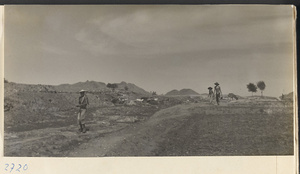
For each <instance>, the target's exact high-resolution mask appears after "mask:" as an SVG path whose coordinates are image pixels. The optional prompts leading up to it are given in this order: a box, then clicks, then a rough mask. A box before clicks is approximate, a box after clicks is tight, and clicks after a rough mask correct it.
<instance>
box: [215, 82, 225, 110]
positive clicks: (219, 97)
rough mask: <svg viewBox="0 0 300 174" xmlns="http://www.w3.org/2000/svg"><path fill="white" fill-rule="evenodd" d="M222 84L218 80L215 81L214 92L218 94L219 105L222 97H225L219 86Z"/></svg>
mask: <svg viewBox="0 0 300 174" xmlns="http://www.w3.org/2000/svg"><path fill="white" fill-rule="evenodd" d="M219 85H220V84H219V83H218V82H216V83H215V88H214V94H216V101H217V104H218V105H219V103H220V99H222V98H223V94H222V90H221V87H220V86H219Z"/></svg>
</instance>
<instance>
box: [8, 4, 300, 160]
mask: <svg viewBox="0 0 300 174" xmlns="http://www.w3.org/2000/svg"><path fill="white" fill-rule="evenodd" d="M294 20H295V18H294V11H293V8H292V6H290V5H77V6H76V5H8V6H5V15H4V145H3V146H4V147H3V148H4V156H5V157H183V156H190V157H191V156H192V157H202V156H203V157H207V156H293V155H295V129H296V128H295V125H296V121H295V119H296V117H297V116H296V109H297V107H296V106H297V105H296V100H295V98H296V92H297V88H296V73H295V71H296V70H295V67H296V66H295V62H296V59H295V46H294V44H295V38H294V37H295V36H294V28H293V27H294V22H295V21H294Z"/></svg>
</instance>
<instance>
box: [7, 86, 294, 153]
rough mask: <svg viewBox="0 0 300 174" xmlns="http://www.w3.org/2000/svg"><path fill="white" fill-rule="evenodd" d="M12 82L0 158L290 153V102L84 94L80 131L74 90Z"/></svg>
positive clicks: (264, 99)
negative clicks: (120, 100) (117, 100)
mask: <svg viewBox="0 0 300 174" xmlns="http://www.w3.org/2000/svg"><path fill="white" fill-rule="evenodd" d="M14 85H15V84H12V86H13V87H12V86H9V89H6V90H5V92H6V93H5V95H6V96H5V107H6V111H5V134H4V153H5V156H36V157H38V156H55V157H64V156H68V157H95V156H99V157H102V156H212V155H213V156H220V155H222V156H227V155H228V156H231V155H235V156H238V155H291V154H293V120H294V117H293V107H292V102H290V101H287V102H283V101H279V100H276V99H274V98H268V97H264V98H260V97H252V98H251V97H248V98H243V99H240V100H229V99H224V100H222V101H221V105H220V106H217V105H214V104H210V103H209V102H208V101H207V99H206V98H203V97H198V98H197V97H184V96H177V97H176V96H174V97H165V96H157V98H158V101H157V102H153V103H151V102H147V103H138V102H134V103H130V102H128V103H127V104H116V105H113V104H112V103H111V102H110V99H111V98H110V97H111V96H113V95H114V93H116V92H111V93H105V94H104V93H103V92H102V93H97V92H95V93H88V96H89V99H90V102H91V105H90V107H89V109H88V112H87V127H88V129H89V131H88V132H87V133H85V134H84V133H80V132H78V127H77V125H76V114H77V112H78V111H77V108H75V107H74V105H75V104H76V101H77V98H78V93H72V92H71V93H64V92H62V93H57V92H49V91H48V92H43V91H34V90H33V89H36V88H37V86H32V89H30V90H29V89H27V88H29V87H28V86H25V87H20V86H16V85H15V86H14ZM50 88H51V87H48V89H50ZM53 90H55V89H53ZM130 95H131V94H130ZM132 95H134V93H132ZM135 95H136V94H135ZM136 97H138V96H136Z"/></svg>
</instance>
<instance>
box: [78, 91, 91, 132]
mask: <svg viewBox="0 0 300 174" xmlns="http://www.w3.org/2000/svg"><path fill="white" fill-rule="evenodd" d="M85 92H86V91H85V90H81V91H79V93H80V97H79V105H77V107H79V113H78V117H77V119H78V124H79V126H80V129H79V131H80V132H83V133H85V132H86V128H85V113H86V108H87V105H88V104H89V99H88V98H87V96H86V95H85Z"/></svg>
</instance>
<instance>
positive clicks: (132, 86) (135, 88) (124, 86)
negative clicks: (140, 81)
mask: <svg viewBox="0 0 300 174" xmlns="http://www.w3.org/2000/svg"><path fill="white" fill-rule="evenodd" d="M117 85H118V88H117V90H125V91H126V90H127V91H129V92H134V93H137V94H143V95H150V93H149V92H147V91H145V90H144V89H143V88H140V87H138V86H136V85H135V84H133V83H126V82H121V83H117Z"/></svg>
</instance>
